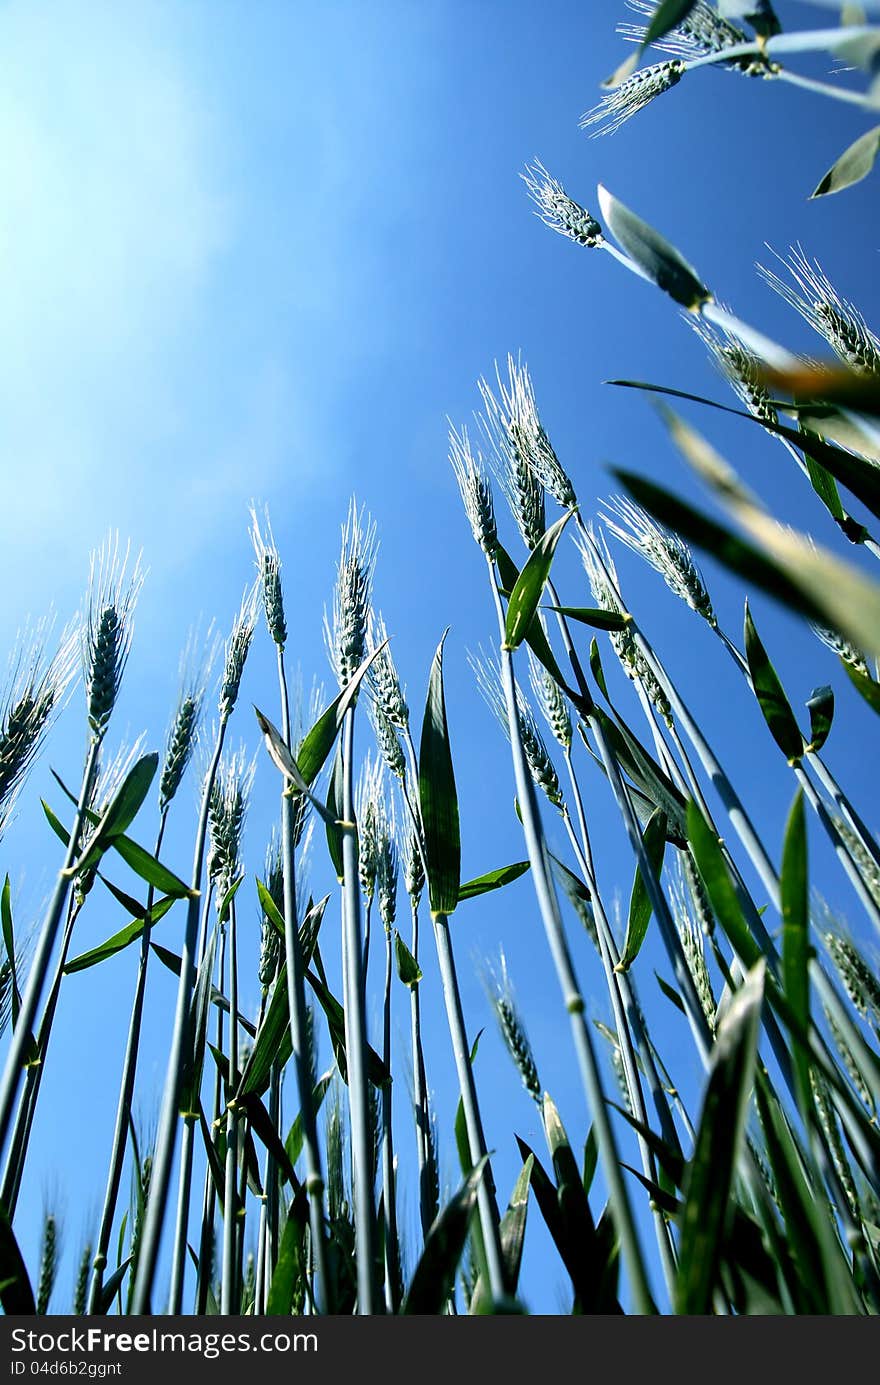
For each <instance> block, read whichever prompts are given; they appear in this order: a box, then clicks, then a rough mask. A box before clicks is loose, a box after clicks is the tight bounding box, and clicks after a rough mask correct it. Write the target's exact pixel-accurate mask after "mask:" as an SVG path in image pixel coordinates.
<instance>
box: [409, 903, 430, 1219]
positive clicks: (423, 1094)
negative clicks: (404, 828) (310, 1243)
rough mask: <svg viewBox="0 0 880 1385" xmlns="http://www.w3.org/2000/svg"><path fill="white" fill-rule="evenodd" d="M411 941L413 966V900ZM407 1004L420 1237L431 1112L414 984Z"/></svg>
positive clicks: (426, 1212)
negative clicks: (410, 1043) (410, 1045)
mask: <svg viewBox="0 0 880 1385" xmlns="http://www.w3.org/2000/svg"><path fill="white" fill-rule="evenodd" d="M411 944H412V947H411V950H412V955H413V959H414V961H415V962H416V965H418V960H419V908H418V904H417V903H416V902H415V900H413V901H412V938H411ZM409 1005H410V1032H411V1035H412V1065H413V1109H414V1112H415V1127H416V1160H417V1164H418V1171H419V1217H420V1221H421V1227H422V1236H423V1237H427V1234H428V1231H429V1229H430V1227H431V1223H432V1221H433V1220H434V1210H433V1208H434V1196H433V1193H432V1191H431V1187H430V1167H429V1160H428V1151H429V1147H430V1146H429V1141H430V1138H431V1136H430V1129H429V1121H430V1119H431V1115H430V1111H429V1108H428V1082H427V1075H426V1072H425V1055H424V1052H423V1050H422V1014H421V998H420V996H419V986H418V983H417V984H416V985H415V986H411V987H410V991H409Z"/></svg>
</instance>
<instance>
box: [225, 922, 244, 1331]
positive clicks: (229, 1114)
mask: <svg viewBox="0 0 880 1385" xmlns="http://www.w3.org/2000/svg"><path fill="white" fill-rule="evenodd" d="M228 952H229V1083H230V1097H229V1100H228V1102H227V1108H226V1168H225V1184H224V1196H223V1275H222V1279H221V1281H220V1312H221V1313H233V1312H235V1311H236V1310H237V1309H238V1307H239V1306H240V1303H241V1289H240V1285H239V1283H238V1273H237V1255H236V1251H237V1246H238V1217H239V1208H238V1193H237V1188H236V1174H237V1172H238V1110H237V1108H236V1104H235V1100H234V1098H233V1096H232V1092H234V1090H235V1084H236V1082H237V1080H238V947H237V938H236V927H235V900H233V901H232V903H231V904H230V906H229V947H228ZM221 976H222V972H221Z"/></svg>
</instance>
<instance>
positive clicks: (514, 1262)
mask: <svg viewBox="0 0 880 1385" xmlns="http://www.w3.org/2000/svg"><path fill="white" fill-rule="evenodd" d="M534 1162H535V1156H534V1155H533V1154H530V1155H529V1157H528V1158H527V1159H526V1161H525V1163H524V1164H523V1166H522V1168H521V1169H520V1171H519V1176H518V1177H517V1180H516V1183H515V1184H514V1186H513V1192H512V1193H511V1195H510V1202H509V1203H508V1204H507V1211H506V1212H505V1213H504V1216H503V1217H502V1218H501V1228H500V1229H501V1254H502V1258H503V1263H504V1277H505V1279H506V1281H507V1292H508V1293H509V1294H511V1295H513V1294H515V1293H516V1286H517V1284H518V1283H519V1271H520V1266H521V1265H522V1253H523V1245H524V1243H525V1237H526V1218H527V1214H528V1210H529V1183H530V1181H531V1177H532V1166H533V1164H534ZM492 1311H493V1304H492V1296H491V1294H490V1292H489V1285H488V1283H487V1281H486V1278H485V1276H484V1275H482V1274H481V1275H480V1277H479V1279H478V1280H477V1286H476V1288H475V1289H474V1293H473V1297H472V1298H471V1302H470V1312H471V1313H472V1314H473V1313H491V1312H492Z"/></svg>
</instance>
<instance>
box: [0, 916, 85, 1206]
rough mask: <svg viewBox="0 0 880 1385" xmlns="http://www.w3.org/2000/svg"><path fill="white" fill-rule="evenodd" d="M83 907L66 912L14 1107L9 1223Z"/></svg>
mask: <svg viewBox="0 0 880 1385" xmlns="http://www.w3.org/2000/svg"><path fill="white" fill-rule="evenodd" d="M83 903H84V901H83V900H81V899H77V900H75V901H74V900H71V903H70V907H69V909H68V916H67V923H66V924H65V927H64V936H63V938H62V940H61V951H60V953H59V955H58V960H57V962H56V963H55V974H54V976H53V978H52V985H51V987H50V990H49V994H48V996H47V998H46V1005H45V1009H44V1010H43V1016H42V1019H41V1020H40V1028H39V1030H38V1031H37V1037H36V1052H37V1055H38V1058H37V1061H36V1062H34V1063H31V1064H30V1066H29V1067H28V1070H27V1076H26V1078H25V1085H24V1091H23V1092H22V1094H21V1099H20V1101H19V1103H18V1113H17V1115H16V1118H15V1125H14V1127H13V1131H12V1139H11V1141H10V1147H9V1157H8V1159H7V1161H6V1167H5V1169H4V1171H3V1182H2V1185H0V1203H2V1205H3V1207H4V1208H5V1209H6V1215H7V1216H8V1217H9V1219H10V1221H12V1219H13V1218H14V1216H15V1209H16V1206H17V1204H18V1194H19V1191H20V1189H21V1179H22V1175H23V1173H24V1166H25V1160H26V1159H27V1152H28V1145H29V1144H30V1138H31V1130H32V1129H33V1124H34V1116H35V1114H36V1110H37V1101H38V1099H39V1095H40V1087H41V1085H42V1082H43V1075H44V1073H45V1071H46V1054H47V1050H48V1047H49V1039H50V1036H51V1033H52V1024H53V1022H54V1019H55V1011H56V1009H57V1007H58V997H59V994H60V991H61V982H62V981H63V979H64V965H65V963H66V961H67V954H68V952H69V950H70V943H71V939H72V937H73V930H74V928H75V926H76V921H77V919H78V918H79V914H80V910H81V909H82V906H83Z"/></svg>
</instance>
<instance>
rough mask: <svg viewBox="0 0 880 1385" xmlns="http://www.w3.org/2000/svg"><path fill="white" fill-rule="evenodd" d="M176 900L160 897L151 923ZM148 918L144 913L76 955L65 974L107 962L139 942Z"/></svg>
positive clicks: (164, 912) (159, 917)
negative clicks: (109, 958)
mask: <svg viewBox="0 0 880 1385" xmlns="http://www.w3.org/2000/svg"><path fill="white" fill-rule="evenodd" d="M175 902H176V901H175V900H174V899H172V898H170V897H169V896H167V895H166V896H165V898H164V899H159V900H157V901H156V903H155V904H154V905H153V907H152V909H151V910H150V914H149V919H150V923H158V922H159V920H160V919H163V918H164V917H165V915H166V914H167V913H168V911H169V909H170V908H171V906H172V905H173V904H174V903H175ZM146 923H147V919H146V916H145V915H144V914H143V913H142V914H141V916H140V917H139V918H136V919H134V920H133V921H132V922H131V923H129V924H126V926H125V927H124V928H120V930H119V932H118V933H114V934H113V935H112V936H111V937H109V938H107V939H105V941H104V942H103V943H99V944H98V946H97V947H91V948H89V950H88V952H81V953H80V954H79V956H78V957H74V958H73V959H72V960H71V961H70V962H68V963H67V965H66V967H65V968H64V974H65V976H70V975H72V974H73V973H74V972H77V971H87V970H88V968H89V967H94V966H97V964H98V963H99V962H106V960H107V958H108V957H115V956H116V953H117V952H122V951H123V950H124V949H125V948H126V947H128V946H129V945H130V944H131V943H134V942H137V940H138V938H140V937H141V936H142V934H143V931H144V928H145V927H146Z"/></svg>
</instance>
